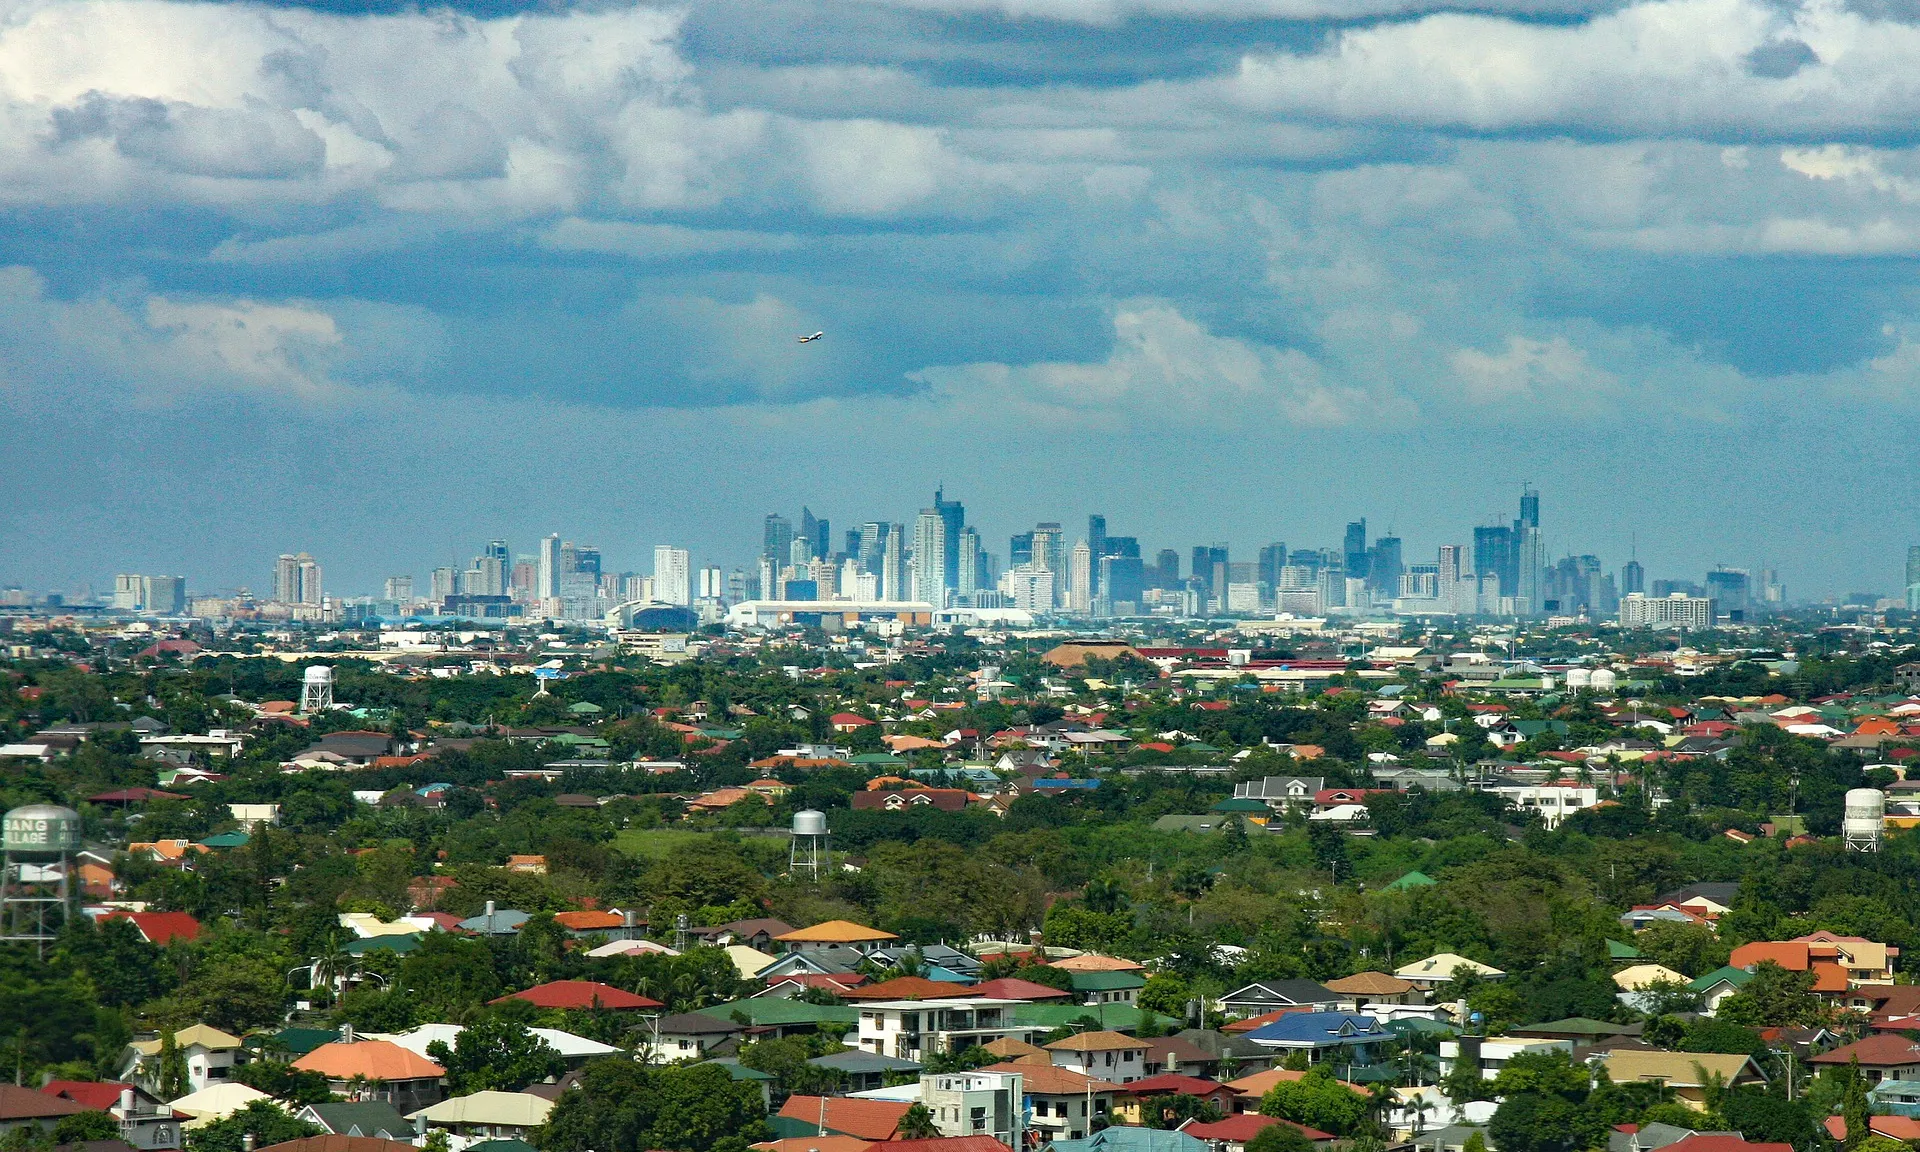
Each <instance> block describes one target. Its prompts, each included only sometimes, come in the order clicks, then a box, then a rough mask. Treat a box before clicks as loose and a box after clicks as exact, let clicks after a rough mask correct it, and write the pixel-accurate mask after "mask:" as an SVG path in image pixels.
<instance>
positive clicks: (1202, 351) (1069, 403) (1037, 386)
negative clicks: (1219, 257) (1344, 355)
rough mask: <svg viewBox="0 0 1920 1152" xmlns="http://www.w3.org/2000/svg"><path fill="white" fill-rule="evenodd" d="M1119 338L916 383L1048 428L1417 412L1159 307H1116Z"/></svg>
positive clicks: (1311, 421) (933, 372) (934, 374)
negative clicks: (1100, 348)
mask: <svg viewBox="0 0 1920 1152" xmlns="http://www.w3.org/2000/svg"><path fill="white" fill-rule="evenodd" d="M1113 332H1114V342H1113V351H1112V353H1111V354H1109V356H1108V357H1107V359H1106V360H1104V361H1101V362H1098V363H1090V364H1080V363H1043V364H1027V365H1007V364H996V363H985V364H966V365H959V366H954V367H936V368H927V369H924V370H922V371H921V372H918V373H916V374H915V378H916V379H918V380H921V381H922V382H924V383H926V384H928V385H930V386H931V387H932V388H933V389H934V394H935V396H936V397H938V398H942V399H945V400H951V401H954V402H957V403H960V404H962V405H964V406H965V407H966V408H968V409H970V410H973V411H977V412H980V413H982V414H983V415H985V414H994V416H995V418H996V419H1005V418H1007V417H1008V416H1010V415H1013V414H1016V413H1017V414H1020V415H1021V416H1022V417H1023V418H1026V419H1029V420H1035V421H1040V422H1042V423H1043V424H1044V423H1045V422H1048V421H1063V422H1068V423H1091V424H1095V425H1103V426H1133V425H1135V424H1136V423H1138V422H1139V421H1141V420H1142V419H1147V420H1151V421H1163V422H1166V423H1171V424H1201V425H1227V426H1240V427H1244V426H1247V425H1264V424H1269V423H1276V422H1277V423H1284V424H1295V425H1309V426H1333V425H1342V424H1350V423H1353V422H1355V421H1357V420H1361V419H1366V420H1369V421H1391V420H1395V419H1402V418H1405V417H1407V416H1409V415H1411V411H1412V409H1411V405H1410V404H1408V403H1407V402H1406V401H1405V400H1403V399H1401V398H1398V397H1393V396H1379V395H1373V394H1370V393H1369V392H1368V391H1367V390H1366V389H1363V388H1360V387H1356V386H1354V385H1352V384H1348V383H1344V382H1341V381H1339V380H1337V379H1333V378H1331V374H1330V373H1329V372H1328V371H1327V370H1326V369H1325V368H1324V367H1323V366H1322V365H1321V364H1320V363H1319V362H1317V361H1315V360H1314V359H1313V358H1312V357H1310V356H1308V355H1307V354H1305V353H1304V352H1301V351H1300V350H1299V349H1297V348H1276V347H1273V346H1270V345H1265V344H1256V343H1252V342H1249V341H1245V340H1238V339H1235V338H1233V337H1228V336H1217V335H1215V334H1213V333H1212V332H1209V331H1208V330H1207V329H1206V328H1205V327H1203V326H1201V325H1200V324H1197V323H1195V322H1194V321H1192V320H1190V319H1188V318H1187V317H1186V316H1183V315H1182V314H1181V313H1180V312H1179V310H1178V309H1176V308H1174V307H1172V306H1171V305H1169V304H1166V303H1163V302H1159V301H1140V302H1136V303H1133V304H1129V305H1127V306H1125V307H1122V308H1120V309H1118V310H1117V311H1116V312H1115V313H1114V317H1113Z"/></svg>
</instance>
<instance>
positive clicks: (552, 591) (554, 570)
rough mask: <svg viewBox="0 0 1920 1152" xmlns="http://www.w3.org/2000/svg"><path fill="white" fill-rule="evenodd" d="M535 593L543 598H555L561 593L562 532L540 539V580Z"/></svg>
mask: <svg viewBox="0 0 1920 1152" xmlns="http://www.w3.org/2000/svg"><path fill="white" fill-rule="evenodd" d="M534 594H535V596H536V597H538V598H539V599H541V600H554V599H557V598H558V597H559V595H560V534H559V533H558V532H555V533H553V534H552V535H550V536H546V537H543V538H542V539H541V541H540V580H539V583H538V584H537V585H536V586H535V589H534Z"/></svg>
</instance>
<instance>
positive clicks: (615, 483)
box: [0, 0, 1920, 595]
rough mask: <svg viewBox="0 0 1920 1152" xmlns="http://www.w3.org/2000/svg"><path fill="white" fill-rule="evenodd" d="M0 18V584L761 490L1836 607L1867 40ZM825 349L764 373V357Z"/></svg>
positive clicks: (1891, 394)
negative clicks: (1570, 556) (1501, 562)
mask: <svg viewBox="0 0 1920 1152" xmlns="http://www.w3.org/2000/svg"><path fill="white" fill-rule="evenodd" d="M1912 8H1913V6H1912V5H1910V4H1902V3H1888V2H1885V0H1805V2H1803V3H1799V4H1795V3H1790V2H1787V0H1639V2H1612V3H1597V2H1592V0H1486V2H1483V3H1479V4H1472V5H1454V4H1449V3H1446V2H1445V0H874V2H857V0H836V2H834V3H814V2H810V0H784V2H778V3H775V2H769V0H721V2H714V3H693V4H686V5H678V6H660V7H648V6H640V5H622V4H617V3H610V4H599V5H592V6H581V7H575V8H569V7H566V6H564V5H559V4H541V5H524V4H515V3H510V2H506V0H488V2H484V3H478V4H468V5H465V6H463V7H459V8H455V9H438V10H434V11H431V12H424V13H423V12H417V11H412V10H408V9H403V8H401V7H399V6H397V5H382V6H368V5H363V4H351V5H350V4H344V3H340V4H330V5H321V6H299V5H291V4H281V5H274V6H265V5H250V4H184V3H167V2H162V0H0V443H4V444H5V445H6V447H7V450H6V451H5V452H4V453H0V482H4V483H5V484H6V487H7V491H8V492H9V493H11V494H13V497H14V498H12V499H9V500H8V501H6V502H5V506H4V507H0V582H22V583H26V584H29V585H33V586H38V587H55V588H58V587H70V586H72V585H75V584H78V583H81V582H93V583H95V584H99V583H101V582H103V581H104V580H106V579H109V578H110V576H111V574H112V573H113V572H114V571H119V570H134V571H150V572H158V571H174V572H183V573H185V574H186V575H188V576H189V577H190V581H191V583H192V585H193V586H194V587H195V588H197V589H211V588H215V587H230V586H232V585H235V584H249V585H252V586H254V587H256V588H258V587H261V586H264V585H265V583H266V581H267V574H268V572H269V570H270V563H271V557H272V556H273V555H275V554H277V553H279V552H281V551H288V550H300V549H305V550H309V551H312V552H314V553H316V554H317V555H319V556H321V557H322V559H323V560H324V561H325V562H326V563H327V566H328V573H329V584H330V586H331V588H332V589H333V590H336V591H341V592H349V591H357V590H372V589H373V588H374V587H375V586H376V582H377V580H378V578H379V577H380V576H381V575H383V574H385V573H387V572H389V571H411V572H416V573H423V572H424V571H425V570H426V569H427V568H430V567H432V566H434V565H436V564H441V563H448V562H451V561H452V560H453V559H455V558H462V559H464V558H465V557H467V556H470V555H471V554H472V553H473V551H474V550H475V549H476V547H477V546H478V544H479V543H480V542H481V541H483V540H485V539H487V538H489V537H493V536H504V537H506V538H507V539H509V540H510V541H511V542H513V544H514V545H515V546H516V548H518V549H522V550H530V548H531V544H532V541H533V540H534V538H535V537H537V536H538V535H541V534H544V533H545V532H547V531H558V532H561V533H563V534H565V535H566V536H568V537H569V538H572V539H576V540H581V541H583V542H585V541H591V542H593V543H596V544H598V545H599V546H600V547H601V548H602V549H603V551H604V552H605V553H606V555H607V560H608V563H609V564H610V565H612V566H615V567H619V568H627V569H636V570H645V569H646V568H647V566H648V564H649V557H650V555H651V548H652V546H653V545H654V544H655V543H659V542H674V543H679V544H684V545H688V546H691V547H692V548H693V549H694V551H695V553H696V560H697V561H699V562H705V561H707V560H715V561H720V562H724V563H728V564H731V563H734V562H737V561H739V560H742V559H744V558H745V557H746V556H747V555H748V553H749V551H750V549H751V547H752V544H753V541H754V539H755V537H756V534H757V531H758V524H759V520H760V517H761V516H762V515H764V513H765V512H767V511H769V510H773V509H780V510H785V511H787V512H788V513H789V514H790V515H791V514H797V511H798V508H799V505H800V504H801V503H802V502H803V501H804V502H806V503H809V504H810V505H812V506H813V507H814V509H815V510H816V511H818V512H822V513H823V514H825V515H827V516H829V517H830V518H832V519H833V520H834V521H835V523H836V524H839V525H841V526H847V525H851V524H853V523H856V522H858V521H860V520H865V519H873V518H886V519H893V520H905V519H910V518H911V516H912V514H913V513H914V511H915V510H917V509H918V508H919V507H921V506H922V505H924V504H925V503H927V502H928V500H929V499H930V495H931V490H932V488H933V486H934V485H935V484H936V483H939V482H941V481H944V482H945V483H946V484H947V485H948V488H949V491H950V492H952V493H955V494H958V495H959V496H961V497H962V498H963V499H965V500H966V502H967V503H968V505H969V507H970V509H972V510H973V511H974V513H975V519H976V521H977V522H978V523H979V525H980V527H981V528H982V530H983V532H984V533H985V534H986V535H987V537H988V539H989V540H990V541H995V542H997V543H998V544H999V546H1001V547H1004V536H1005V534H1006V533H1007V532H1010V531H1013V530H1015V529H1017V528H1019V527H1021V526H1022V525H1026V524H1031V523H1032V522H1033V521H1034V520H1035V519H1059V520H1062V521H1065V522H1068V523H1076V522H1080V521H1081V519H1082V517H1084V515H1085V513H1086V512H1088V511H1090V510H1098V511H1104V512H1105V513H1106V514H1107V516H1108V518H1109V521H1110V523H1111V524H1112V526H1113V527H1112V530H1113V531H1116V532H1123V533H1124V532H1131V533H1135V534H1138V535H1140V536H1141V537H1142V538H1143V542H1144V543H1146V544H1147V545H1148V546H1149V547H1153V548H1157V547H1161V546H1174V547H1178V548H1180V549H1181V550H1182V551H1183V552H1184V551H1185V550H1186V549H1187V548H1188V547H1189V546H1190V545H1191V544H1193V543H1195V542H1202V541H1210V540H1216V539H1224V540H1229V541H1232V542H1234V543H1235V544H1236V545H1237V546H1239V547H1240V548H1241V549H1242V550H1244V551H1248V552H1251V550H1252V549H1253V548H1255V547H1257V546H1258V545H1259V544H1260V543H1263V542H1265V541H1268V540H1274V539H1283V540H1287V541H1289V542H1290V543H1295V544H1331V543H1334V542H1336V541H1337V539H1338V535H1339V530H1340V527H1341V525H1342V524H1343V523H1344V522H1345V521H1346V520H1348V519H1350V518H1352V517H1355V516H1360V515H1365V516H1367V517H1368V518H1369V520H1370V522H1371V523H1372V525H1373V526H1374V527H1375V528H1376V529H1381V528H1384V527H1386V526H1388V525H1392V526H1393V527H1395V528H1397V529H1398V530H1399V531H1400V532H1401V533H1402V534H1403V535H1404V536H1405V537H1406V538H1407V540H1408V546H1409V552H1410V553H1413V552H1426V551H1429V550H1430V549H1431V548H1432V547H1433V546H1434V545H1437V544H1441V543H1450V542H1455V541H1462V540H1466V539H1469V538H1470V534H1471V527H1472V525H1473V524H1476V523H1481V522H1484V521H1485V520H1486V519H1487V518H1488V516H1490V515H1501V514H1504V515H1508V516H1510V515H1512V509H1513V505H1514V503H1515V499H1516V495H1517V492H1518V489H1519V487H1520V484H1521V483H1522V482H1523V481H1531V482H1533V483H1534V484H1535V485H1536V486H1538V487H1540V488H1541V489H1542V491H1543V493H1544V494H1545V508H1546V519H1547V527H1548V543H1549V547H1550V549H1551V550H1553V551H1554V552H1555V553H1559V552H1564V551H1566V550H1569V549H1571V550H1574V551H1583V552H1584V551H1592V552H1595V553H1597V554H1599V555H1600V556H1601V557H1602V558H1603V560H1605V561H1606V563H1607V564H1608V565H1609V566H1610V567H1612V566H1615V565H1617V564H1618V563H1620V562H1621V561H1623V560H1624V559H1625V558H1626V555H1627V552H1628V549H1629V547H1633V546H1637V548H1638V552H1639V555H1640V558H1641V559H1642V560H1643V561H1644V562H1646V563H1647V564H1648V565H1649V567H1650V569H1652V570H1653V571H1654V573H1655V574H1656V575H1678V576H1690V577H1692V578H1695V579H1697V578H1698V577H1699V574H1700V573H1701V571H1702V570H1704V568H1705V567H1706V566H1707V565H1709V564H1712V563H1727V564H1733V565H1740V566H1750V567H1758V566H1760V565H1762V564H1772V565H1774V566H1776V567H1778V568H1779V569H1780V570H1781V571H1782V573H1783V575H1784V577H1785V579H1786V580H1787V582H1788V585H1789V590H1790V592H1791V593H1793V594H1796V595H1815V594H1820V593H1823V592H1827V591H1835V592H1843V591H1849V590H1853V589H1856V588H1880V589H1892V588H1894V587H1895V586H1896V585H1897V583H1898V580H1899V576H1898V566H1899V563H1900V561H1901V560H1902V559H1903V557H1904V550H1905V547H1906V544H1907V543H1908V542H1909V540H1911V539H1916V538H1920V524H1916V523H1915V520H1916V512H1917V511H1920V500H1916V497H1915V494H1914V488H1913V486H1912V485H1911V484H1909V483H1906V482H1905V480H1906V477H1907V476H1908V475H1909V474H1910V473H1911V472H1912V470H1913V467H1914V463H1915V461H1914V455H1915V452H1914V449H1913V448H1912V447H1911V446H1910V438H1909V437H1908V436H1906V435H1904V433H1903V430H1904V429H1905V428H1906V427H1907V426H1908V425H1909V424H1910V423H1911V421H1912V419H1913V417H1914V414H1915V411H1914V410H1915V396H1916V393H1917V392H1920V298H1916V293H1915V288H1916V285H1917V284H1920V279H1917V278H1916V274H1915V255H1916V253H1920V156H1916V152H1915V144H1916V141H1915V131H1914V128H1913V125H1914V124H1916V123H1920V69H1916V68H1915V67H1914V66H1913V62H1914V61H1915V60H1920V9H1915V10H1910V9H1912ZM816 329H824V330H826V332H827V337H826V339H824V340H821V341H819V342H818V343H815V344H809V345H806V346H804V347H802V346H800V345H798V344H796V343H795V341H794V337H795V336H796V335H798V334H800V333H802V332H811V331H814V330H816Z"/></svg>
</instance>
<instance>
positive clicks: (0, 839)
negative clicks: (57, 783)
mask: <svg viewBox="0 0 1920 1152" xmlns="http://www.w3.org/2000/svg"><path fill="white" fill-rule="evenodd" d="M0 846H3V847H4V848H5V850H6V851H8V852H29V853H33V852H43V853H46V854H47V855H59V854H64V853H68V852H78V851H79V850H80V813H78V812H75V811H74V810H73V809H71V808H62V807H60V806H59V805H57V804H28V805H27V806H26V807H24V808H15V809H14V810H13V811H11V812H8V813H7V815H6V823H5V826H4V832H0Z"/></svg>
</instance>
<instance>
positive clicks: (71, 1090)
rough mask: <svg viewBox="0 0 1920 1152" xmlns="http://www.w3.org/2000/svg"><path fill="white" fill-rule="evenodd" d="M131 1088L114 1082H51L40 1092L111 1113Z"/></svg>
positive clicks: (94, 1109)
mask: <svg viewBox="0 0 1920 1152" xmlns="http://www.w3.org/2000/svg"><path fill="white" fill-rule="evenodd" d="M131 1087H133V1085H131V1084H121V1083H118V1082H117V1081H113V1080H50V1081H48V1082H47V1083H45V1084H42V1085H40V1091H42V1092H44V1093H46V1094H47V1095H49V1096H59V1097H61V1098H63V1099H67V1100H71V1101H73V1102H74V1103H75V1104H79V1105H81V1106H83V1107H86V1108H90V1109H92V1110H93V1111H95V1112H111V1111H112V1110H113V1108H114V1107H115V1105H117V1104H119V1103H120V1093H121V1092H123V1091H125V1090H126V1089H128V1088H131Z"/></svg>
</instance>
